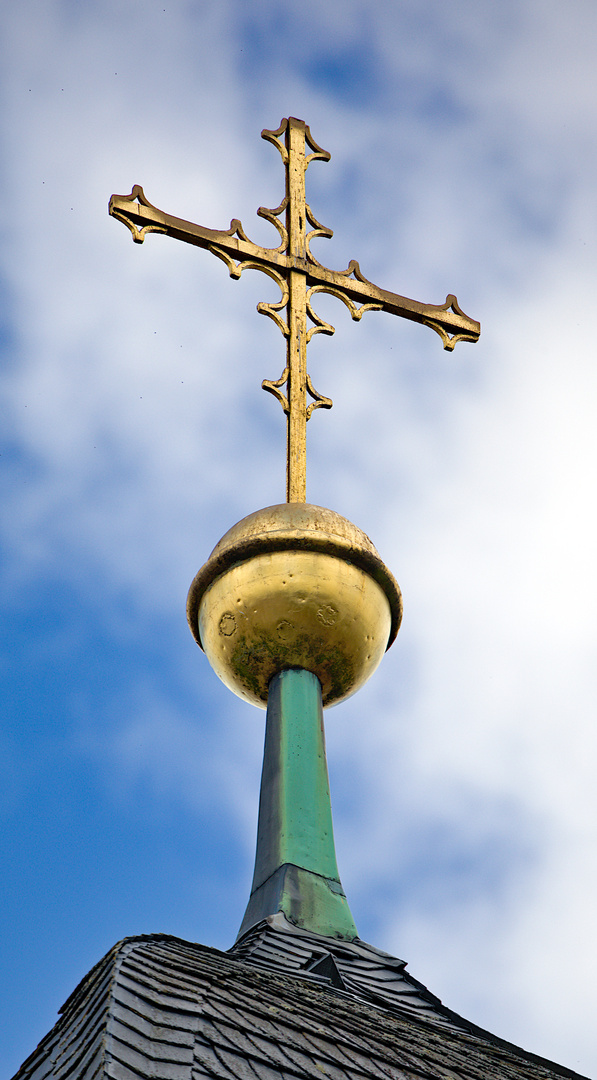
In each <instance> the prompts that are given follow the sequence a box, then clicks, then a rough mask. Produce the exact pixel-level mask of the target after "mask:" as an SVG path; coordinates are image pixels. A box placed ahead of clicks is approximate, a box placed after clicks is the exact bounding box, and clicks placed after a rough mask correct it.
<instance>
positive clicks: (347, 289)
mask: <svg viewBox="0 0 597 1080" xmlns="http://www.w3.org/2000/svg"><path fill="white" fill-rule="evenodd" d="M306 272H307V281H308V285H318V286H319V287H320V288H319V291H320V292H325V286H326V285H329V286H330V287H331V288H332V289H333V290H334V291H337V292H343V293H345V294H346V295H347V296H348V297H350V299H351V300H356V301H358V302H359V303H361V304H372V305H375V307H377V308H379V309H380V310H382V311H389V312H390V314H391V315H400V316H402V318H403V319H411V320H412V321H413V322H418V323H423V324H424V325H425V326H430V327H431V328H432V329H433V330H435V331H436V332H437V333H438V334H439V335H440V337H441V339H442V341H443V344H444V349H448V350H450V351H451V350H452V349H453V348H454V346H455V344H456V342H457V341H478V339H479V335H480V333H481V324H480V323H478V322H476V321H475V319H469V317H468V315H465V314H464V312H463V311H462V310H461V309H460V307H459V306H458V301H457V300H456V297H455V296H453V295H452V294H450V295H449V296H447V297H446V302H445V304H439V305H436V304H421V303H419V301H418V300H409V299H408V298H407V297H406V296H399V295H398V293H392V292H387V291H386V290H385V289H380V288H378V286H377V285H374V284H373V283H372V282H371V281H367V278H365V277H363V275H362V274H361V271H360V269H359V264H358V263H357V262H354V261H353V262H351V263H350V266H349V267H348V270H344V271H337V270H328V269H327V268H326V267H325V266H320V265H316V266H312V265H310V264H307V267H306ZM349 275H354V276H349ZM353 317H356V318H358V314H357V315H356V316H353ZM449 335H452V336H451V337H450V336H449Z"/></svg>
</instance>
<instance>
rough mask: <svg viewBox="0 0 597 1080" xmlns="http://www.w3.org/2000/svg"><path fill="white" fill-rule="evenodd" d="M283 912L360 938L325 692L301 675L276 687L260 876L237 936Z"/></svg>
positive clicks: (300, 922) (327, 931)
mask: <svg viewBox="0 0 597 1080" xmlns="http://www.w3.org/2000/svg"><path fill="white" fill-rule="evenodd" d="M280 911H281V912H283V914H284V915H285V916H286V918H287V919H288V920H289V921H290V922H291V923H293V924H294V925H295V926H299V927H301V928H302V929H303V930H308V931H310V932H311V933H314V934H323V935H325V936H329V937H334V938H345V939H347V940H349V941H350V940H353V939H354V938H356V937H357V936H358V934H357V929H356V926H355V924H354V920H353V918H352V915H351V913H350V909H349V907H348V903H347V900H346V896H345V895H344V890H343V889H342V884H341V882H340V875H339V873H338V866H337V863H336V849H335V846H334V829H333V824H332V806H331V801H330V785H329V779H328V769H327V763H326V757H325V736H324V729H323V709H322V704H321V687H320V684H319V680H318V679H317V678H316V676H315V675H312V674H311V672H309V671H300V670H288V671H282V672H280V674H279V675H276V676H275V677H274V679H273V680H272V683H271V685H270V692H269V699H268V706H267V719H266V727H265V750H264V755H263V772H262V776H261V795H260V800H259V824H258V828H257V852H256V855H255V872H254V875H253V884H252V887H251V897H250V900H249V904H248V906H247V910H246V913H245V917H244V919H243V922H242V925H241V928H240V931H239V937H242V935H243V934H245V933H246V932H247V930H249V929H250V928H251V926H253V925H255V924H256V923H259V922H261V921H262V919H265V918H267V916H269V915H275V914H276V913H277V912H280Z"/></svg>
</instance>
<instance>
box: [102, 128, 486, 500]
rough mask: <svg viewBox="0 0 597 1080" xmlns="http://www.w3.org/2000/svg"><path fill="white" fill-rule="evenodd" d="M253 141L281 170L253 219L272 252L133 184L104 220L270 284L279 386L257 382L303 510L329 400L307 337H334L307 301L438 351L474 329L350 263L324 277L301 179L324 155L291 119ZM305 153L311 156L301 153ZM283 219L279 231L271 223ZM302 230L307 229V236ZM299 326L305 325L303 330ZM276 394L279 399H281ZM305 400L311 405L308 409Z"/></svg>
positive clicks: (456, 312)
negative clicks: (438, 344) (330, 302)
mask: <svg viewBox="0 0 597 1080" xmlns="http://www.w3.org/2000/svg"><path fill="white" fill-rule="evenodd" d="M282 136H283V137H284V141H282ZM261 137H262V138H263V139H267V140H268V142H271V143H273V144H274V146H275V147H277V149H278V150H279V151H280V154H281V156H282V161H283V162H284V167H285V170H286V194H285V196H284V198H283V200H282V202H281V203H280V205H279V206H277V207H276V208H275V210H267V209H266V208H265V207H264V206H260V207H259V209H258V211H257V213H258V214H259V215H260V217H263V218H266V220H267V221H271V223H272V225H274V226H275V227H276V229H277V230H278V233H279V235H280V244H279V245H278V247H276V248H264V247H260V246H259V245H258V244H253V243H252V242H251V241H250V240H249V239H248V237H247V236H246V234H245V231H244V229H243V227H242V225H241V223H240V221H238V219H237V218H234V220H233V221H231V222H230V228H229V229H227V230H226V231H221V230H218V229H206V228H204V227H203V226H202V225H194V224H193V223H192V222H190V221H183V220H182V218H176V217H171V216H170V214H164V213H163V212H162V211H161V210H158V209H157V208H156V207H155V206H152V204H151V203H150V202H149V201H148V200H147V199H146V198H145V195H144V193H143V188H141V187H139V185H138V184H135V186H134V188H133V190H132V192H131V194H130V195H112V198H111V199H110V205H109V213H110V214H112V216H113V217H115V218H118V220H119V221H122V222H124V224H125V225H126V226H127V227H128V228H129V229H130V230H131V233H132V234H133V240H134V241H135V243H137V244H142V243H143V241H144V239H145V236H146V234H147V233H149V232H158V233H165V234H166V235H167V236H174V237H176V239H177V240H184V241H185V242H186V243H187V244H195V245H196V246H197V247H203V248H207V250H208V251H211V252H212V253H213V254H214V255H217V256H218V258H220V259H223V261H224V262H225V263H226V265H227V267H228V269H229V271H230V276H231V277H233V278H239V277H240V275H241V273H242V271H243V270H247V269H252V270H262V271H263V273H264V274H268V275H269V277H271V278H273V280H274V281H275V282H277V284H278V285H279V287H280V291H281V293H282V297H281V299H280V300H279V301H278V302H277V303H275V304H266V303H261V304H258V305H257V310H258V311H259V312H261V314H263V315H268V316H269V318H271V319H273V320H274V322H275V323H276V325H277V326H278V327H279V328H280V330H281V331H282V333H283V334H284V337H285V338H286V342H287V358H286V367H285V368H284V371H283V372H282V374H281V376H280V378H279V379H276V380H275V381H270V380H268V379H264V381H263V383H262V386H263V389H264V390H269V392H270V393H272V394H274V395H275V396H276V397H277V399H278V401H279V402H280V403H281V405H282V408H283V409H284V412H285V413H286V416H287V432H288V434H287V456H286V498H287V501H288V502H305V499H306V460H307V448H306V437H307V430H306V429H307V420H308V419H309V417H310V416H311V414H312V412H313V410H314V409H319V408H323V409H331V407H332V401H331V399H330V398H327V397H323V396H322V395H321V394H318V393H317V391H316V390H315V389H314V388H313V384H312V383H311V379H310V377H309V375H308V373H307V345H308V344H309V341H310V340H311V338H312V337H313V335H314V334H333V333H334V327H333V326H330V324H329V323H326V322H324V321H323V319H321V318H320V317H319V316H318V315H317V314H316V313H315V312H314V311H313V308H312V306H311V301H312V298H313V296H314V294H315V293H318V292H325V293H331V295H332V296H337V297H338V299H339V300H342V302H343V303H344V304H346V307H347V308H348V310H349V311H350V314H351V315H352V318H353V319H356V320H358V319H360V318H361V316H362V314H363V312H364V311H389V312H391V313H392V314H393V315H400V316H402V318H404V319H412V320H413V321H414V322H420V323H424V325H425V326H430V327H431V328H432V329H433V330H435V331H436V332H437V333H438V334H439V335H440V337H441V339H442V341H443V344H444V349H450V350H451V349H453V348H454V346H455V344H456V342H457V341H477V340H478V338H479V334H480V332H481V328H480V325H479V323H478V322H475V321H474V320H473V319H469V318H468V316H467V315H465V314H464V312H463V311H461V309H460V308H459V306H458V302H457V300H456V297H455V296H452V295H451V294H450V295H449V296H447V297H446V302H445V304H438V305H435V304H420V303H419V302H418V301H417V300H408V299H407V298H406V297H404V296H398V295H397V294H396V293H391V292H386V291H385V290H384V289H379V288H378V287H377V285H373V284H372V282H370V281H368V280H367V278H366V277H364V276H363V274H362V273H361V271H360V268H359V264H358V262H356V261H355V260H354V259H353V260H352V261H351V262H350V264H349V266H348V268H347V269H346V270H339V271H338V270H328V269H327V268H326V267H325V266H322V265H321V263H319V262H318V261H317V259H316V258H315V256H314V255H313V254H312V253H311V250H310V242H311V240H312V239H313V237H315V236H326V237H331V236H332V235H333V234H332V230H331V229H327V228H325V226H323V225H320V224H319V222H318V221H317V220H316V218H315V217H314V216H313V212H312V210H311V207H310V206H309V204H308V203H307V202H306V200H305V173H306V171H307V168H308V166H309V164H310V162H311V161H313V160H315V159H316V158H320V159H321V160H323V161H329V160H330V155H329V153H328V152H327V150H322V148H321V147H320V146H318V145H317V143H316V142H315V141H314V139H313V137H312V136H311V132H310V130H309V128H308V127H307V125H306V124H305V123H304V122H303V121H302V120H297V119H296V118H295V117H294V116H290V117H288V119H286V120H283V121H282V123H281V124H280V127H279V128H278V130H277V131H267V130H264V131H262V132H261ZM307 147H308V148H309V150H310V151H311V153H306V148H307ZM283 213H285V224H282V221H281V220H279V219H280V216H281V215H282V214H283ZM308 226H311V228H310V231H309V232H307V227H308ZM359 305H360V306H359ZM284 308H285V309H286V317H285V318H284V316H283V315H282V310H283V309H284ZM307 319H309V320H310V322H311V323H312V324H313V325H312V326H310V327H309V328H307ZM283 387H285V388H286V393H283V392H282V388H283ZM307 394H309V396H310V397H311V398H312V399H313V400H312V401H311V403H310V404H309V405H308V404H307Z"/></svg>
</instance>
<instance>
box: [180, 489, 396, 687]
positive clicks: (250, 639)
mask: <svg viewBox="0 0 597 1080" xmlns="http://www.w3.org/2000/svg"><path fill="white" fill-rule="evenodd" d="M187 615H188V620H189V625H190V628H191V632H192V634H193V636H194V638H195V640H196V641H197V643H198V644H199V645H200V647H201V648H202V649H203V650H204V651H205V653H206V655H207V658H208V660H209V662H210V664H211V665H212V667H213V669H214V671H215V672H216V674H217V675H218V676H219V678H220V679H221V680H222V681H223V682H224V683H225V684H226V686H228V687H229V688H230V689H231V690H233V691H234V693H235V694H238V696H239V697H242V698H244V699H245V700H247V701H250V702H251V703H252V704H254V705H258V706H260V707H261V708H265V707H266V705H267V693H268V685H269V682H270V680H271V679H272V678H273V676H274V675H276V674H277V673H278V672H279V671H282V670H284V669H286V668H296V667H298V668H304V669H306V670H307V671H312V672H313V673H314V674H315V675H317V677H318V678H319V681H320V682H321V686H322V696H323V704H324V706H329V705H334V704H337V702H339V701H342V700H344V698H346V697H348V696H349V695H350V694H353V693H354V692H355V691H356V690H358V689H359V687H360V686H362V685H363V683H364V682H365V681H366V680H367V679H368V678H369V676H370V675H371V674H372V673H373V671H374V670H375V668H376V667H377V665H378V664H379V662H380V660H381V658H382V656H383V653H384V652H385V650H386V649H387V648H389V646H390V645H391V644H392V641H393V640H394V638H395V636H396V634H397V632H398V628H399V626H400V621H401V617H402V598H401V595H400V589H399V587H398V585H397V583H396V581H395V580H394V578H393V576H392V575H391V573H390V572H389V570H388V569H387V568H386V567H385V566H384V564H383V562H382V561H381V559H380V557H379V555H378V553H377V551H376V550H375V548H374V546H373V544H372V543H371V541H370V540H369V538H368V537H367V536H366V535H365V533H363V532H362V531H361V530H360V529H357V528H356V526H355V525H353V524H351V522H349V521H347V520H346V518H342V517H340V515H339V514H335V513H334V512H333V511H332V510H326V509H324V508H322V507H318V506H311V505H309V504H305V503H282V504H281V505H279V506H271V507H267V508H266V509H265V510H258V511H257V512H256V513H254V514H250V515H249V516H248V517H246V518H244V519H243V520H242V521H240V522H239V523H238V524H237V525H235V526H234V527H233V528H232V529H230V530H229V531H228V532H227V533H226V535H225V536H224V537H223V538H222V539H221V540H220V542H219V543H218V544H217V545H216V547H215V548H214V550H213V552H212V553H211V555H210V557H209V559H208V560H207V562H206V564H205V566H203V567H202V568H201V570H200V571H199V573H198V574H197V576H196V578H195V580H194V581H193V584H192V585H191V588H190V590H189V597H188V602H187Z"/></svg>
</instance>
